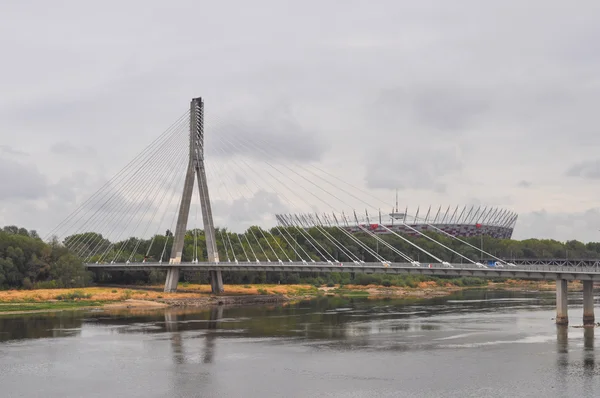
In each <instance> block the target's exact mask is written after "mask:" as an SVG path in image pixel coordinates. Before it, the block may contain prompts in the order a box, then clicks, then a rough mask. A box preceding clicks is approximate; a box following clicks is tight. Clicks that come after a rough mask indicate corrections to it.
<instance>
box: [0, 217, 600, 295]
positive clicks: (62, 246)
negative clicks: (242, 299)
mask: <svg viewBox="0 0 600 398" xmlns="http://www.w3.org/2000/svg"><path fill="white" fill-rule="evenodd" d="M325 231H326V232H324V231H323V230H318V229H316V228H313V229H310V230H307V231H300V230H298V229H294V228H289V229H287V230H284V229H283V228H279V227H278V228H273V229H271V230H269V231H266V230H262V229H260V228H258V227H251V228H250V229H248V230H247V231H246V232H245V233H244V234H236V233H233V232H230V231H227V230H217V233H216V236H217V248H218V251H219V257H220V260H221V261H235V260H238V261H247V260H249V261H255V260H256V259H258V260H260V261H266V260H270V261H277V260H282V261H283V262H287V261H288V260H292V261H301V260H307V261H309V260H311V259H312V260H316V261H319V260H324V259H336V260H338V261H341V262H350V261H352V260H355V259H360V260H363V261H367V262H369V261H377V259H376V256H375V255H374V254H373V253H376V254H377V255H379V256H381V257H383V258H385V259H386V260H388V261H392V262H404V261H405V260H404V259H403V258H402V257H401V256H400V255H398V254H397V253H396V252H395V251H394V250H392V249H390V248H389V247H387V245H389V246H391V247H393V248H395V249H397V250H398V251H401V252H403V253H406V254H407V255H409V256H410V257H411V258H413V259H415V260H418V261H420V262H423V263H427V262H430V261H434V260H433V259H432V258H430V257H429V256H428V255H426V254H425V253H423V252H422V251H420V250H418V249H417V248H416V247H414V246H412V245H411V244H410V243H408V242H406V241H404V240H402V239H400V238H398V237H397V236H395V235H391V234H389V235H380V237H381V238H382V239H383V240H384V241H385V242H386V243H385V244H384V243H382V242H378V241H377V240H376V239H374V238H373V236H370V235H368V234H366V233H361V234H356V235H353V236H352V237H350V236H348V235H347V234H345V233H343V232H342V231H340V230H339V229H334V228H331V229H326V230H325ZM428 234H429V235H430V236H431V237H432V238H434V239H435V240H436V241H438V242H440V243H442V244H443V245H445V246H448V247H450V248H452V249H453V250H454V251H456V252H458V253H461V254H463V255H465V256H466V257H468V258H470V259H472V260H475V261H481V260H482V259H488V258H489V256H488V255H487V254H486V253H485V252H487V253H491V254H493V255H494V256H497V257H500V258H505V259H510V258H553V257H554V258H564V257H569V258H598V257H600V243H587V244H584V243H582V242H579V241H575V240H571V241H567V242H559V241H555V240H548V239H527V240H522V241H517V240H510V239H494V238H490V237H485V236H484V237H472V238H463V240H465V241H466V242H468V243H469V244H465V243H463V242H460V241H459V240H456V239H452V238H450V237H448V236H445V235H440V234H434V233H431V232H430V233H428ZM406 238H407V239H408V240H409V241H411V242H413V243H415V244H416V245H418V246H420V247H422V248H423V249H425V250H426V251H428V252H430V253H432V254H433V255H435V256H436V257H439V258H441V259H443V260H445V261H449V262H453V263H460V262H465V261H466V260H464V259H463V258H462V257H460V256H458V255H457V254H455V253H453V252H452V251H450V250H447V249H445V248H444V247H442V246H440V245H438V244H437V243H435V242H433V241H431V240H429V239H426V238H423V237H420V238H416V237H406ZM355 239H357V240H358V241H359V242H361V243H360V244H359V243H357V242H356V241H355ZM172 244H173V234H172V233H170V231H167V233H166V234H165V235H156V236H154V237H152V238H148V239H139V238H135V237H132V238H129V239H126V240H123V241H119V242H111V241H109V240H108V239H106V238H105V237H103V236H102V235H100V234H97V233H93V232H86V233H83V234H78V235H72V236H69V237H67V238H66V239H65V240H63V241H62V242H59V241H57V240H53V241H51V242H50V243H45V242H43V241H42V240H41V239H40V237H39V236H38V234H37V233H36V232H35V231H28V230H26V229H24V228H18V227H15V226H7V227H4V228H3V229H2V230H0V287H2V288H14V287H16V288H31V287H45V286H46V287H54V286H55V287H71V286H84V285H86V284H88V283H90V281H91V279H90V276H89V275H90V274H89V273H88V272H86V271H85V267H84V265H83V264H84V262H100V263H110V262H112V261H114V262H126V261H129V262H132V263H136V262H138V263H141V262H143V261H160V260H161V259H162V261H164V262H168V259H169V257H170V253H171V248H172ZM364 246H366V247H368V249H365V247H364ZM67 248H69V249H67ZM196 259H197V260H198V261H206V259H207V253H206V244H205V236H204V232H203V231H202V230H190V231H188V232H187V234H186V236H185V244H184V250H183V257H182V260H183V261H193V260H196ZM96 277H100V278H101V280H107V281H111V282H113V283H114V282H121V283H139V282H143V283H146V282H151V283H160V282H162V281H163V280H164V275H163V273H161V272H156V271H153V272H121V273H117V274H113V275H110V276H108V275H100V276H98V275H96ZM182 278H183V279H185V280H188V281H194V282H206V281H207V280H208V279H207V275H204V274H203V273H188V274H184V275H183V276H182ZM224 278H225V282H226V283H279V282H280V283H299V282H308V283H317V284H318V283H320V282H324V283H326V282H336V283H353V282H358V281H355V280H353V279H348V278H351V276H349V274H340V275H319V274H291V273H277V272H273V273H264V272H239V273H232V274H229V275H224ZM399 283H401V282H399Z"/></svg>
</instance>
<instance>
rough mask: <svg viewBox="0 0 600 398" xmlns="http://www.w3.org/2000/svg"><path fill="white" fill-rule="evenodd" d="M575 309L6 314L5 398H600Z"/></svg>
mask: <svg viewBox="0 0 600 398" xmlns="http://www.w3.org/2000/svg"><path fill="white" fill-rule="evenodd" d="M569 305H570V306H569V316H570V320H571V326H570V327H568V328H567V327H557V326H556V325H555V324H554V323H553V319H552V318H553V317H554V311H555V309H554V296H553V294H549V293H538V292H529V293H527V292H502V291H494V292H485V291H466V292H461V293H457V294H455V295H453V296H449V297H444V298H436V299H429V300H368V299H341V298H333V297H329V298H322V299H317V300H314V301H310V302H302V303H299V304H296V305H286V306H271V307H238V308H222V307H221V308H217V309H213V310H208V311H206V310H204V311H181V310H179V311H175V310H172V309H168V310H158V311H156V310H154V311H146V312H110V313H108V312H103V311H93V312H81V311H73V312H62V313H54V314H43V315H40V314H36V315H28V316H23V315H20V316H17V315H14V316H10V315H9V316H0V396H1V397H44V398H55V397H57V398H58V397H61V398H62V397H102V398H106V397H144V398H149V397H209V398H212V397H302V398H304V397H543V396H546V397H555V396H558V397H561V396H564V397H597V396H600V366H596V358H595V357H596V352H597V351H598V349H597V348H596V347H598V346H599V344H598V342H597V341H596V340H595V339H594V329H589V328H586V329H583V328H576V327H573V326H576V325H578V324H581V317H582V308H581V294H580V293H579V294H577V293H575V294H573V295H572V297H570V302H569ZM597 333H600V332H597ZM599 359H600V358H599ZM594 391H595V392H596V393H594Z"/></svg>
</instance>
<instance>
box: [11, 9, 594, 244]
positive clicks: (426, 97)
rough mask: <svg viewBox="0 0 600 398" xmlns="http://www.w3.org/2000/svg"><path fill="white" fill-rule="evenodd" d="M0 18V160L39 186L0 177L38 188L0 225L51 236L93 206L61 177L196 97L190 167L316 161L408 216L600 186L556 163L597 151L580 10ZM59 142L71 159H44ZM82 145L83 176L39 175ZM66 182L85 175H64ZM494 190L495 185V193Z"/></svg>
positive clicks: (60, 168)
mask: <svg viewBox="0 0 600 398" xmlns="http://www.w3.org/2000/svg"><path fill="white" fill-rule="evenodd" d="M0 3H1V4H0V43H1V46H2V48H3V55H4V63H3V70H4V71H5V73H3V74H2V75H1V76H0V86H2V87H3V89H4V92H5V93H8V94H7V95H5V96H3V97H2V98H0V135H1V136H0V142H2V143H4V144H6V143H10V148H9V149H6V148H3V149H0V153H1V154H2V155H3V157H5V158H9V159H10V158H12V157H14V156H22V154H19V153H12V154H10V153H9V152H10V149H12V150H13V151H14V152H17V151H18V148H26V150H27V152H28V153H30V154H31V155H32V156H31V157H30V158H32V159H35V161H36V162H37V165H38V168H39V169H40V170H42V172H43V173H44V174H46V175H47V176H48V178H45V177H44V176H41V177H40V175H39V172H37V171H35V170H34V169H33V168H29V169H28V168H27V167H23V168H18V172H16V171H13V169H10V168H7V165H8V164H7V163H6V162H7V160H6V159H2V163H0V165H2V166H3V167H2V168H1V169H0V174H1V175H2V176H4V175H5V174H8V175H7V177H8V178H9V179H8V181H9V182H10V183H11V184H13V185H14V184H15V181H18V182H20V179H19V178H20V174H19V173H25V174H24V178H25V180H27V179H28V178H29V179H31V178H33V179H36V178H37V179H38V181H37V182H38V187H37V188H38V189H37V191H32V188H31V187H32V186H34V184H29V185H28V186H29V188H23V187H20V186H17V185H14V186H13V187H12V188H7V189H12V191H11V195H12V194H13V193H14V192H18V191H22V190H23V189H25V190H26V192H25V194H26V195H25V196H29V197H36V198H37V201H38V202H39V203H36V204H35V206H29V204H27V205H25V204H23V203H21V204H19V205H15V204H14V203H13V202H12V201H11V200H8V199H2V196H1V195H0V211H2V210H1V209H6V210H4V213H0V214H1V215H2V216H4V217H3V219H5V220H9V219H10V220H11V222H12V223H15V224H22V223H31V224H29V225H24V226H26V227H28V228H36V229H39V230H40V231H42V230H44V228H46V227H47V226H48V225H50V226H52V224H53V222H54V221H55V218H56V217H55V216H56V214H57V213H61V214H62V213H63V212H66V211H67V210H68V209H67V207H70V206H66V204H67V203H68V204H69V205H70V204H71V202H72V203H73V205H74V204H75V203H81V201H82V200H83V199H85V197H86V196H87V195H88V194H89V193H90V192H93V189H92V187H91V186H88V185H91V184H88V183H87V182H86V181H79V180H78V179H79V178H82V179H89V178H94V179H101V178H106V179H107V178H108V177H109V175H110V174H113V173H114V172H116V171H117V170H119V169H120V167H121V166H123V165H125V164H126V163H127V162H128V161H129V160H130V159H131V157H132V156H135V154H137V153H138V152H139V150H140V149H141V148H143V147H144V146H145V145H147V144H148V143H149V142H151V141H152V140H153V139H154V138H155V137H156V136H157V135H158V134H160V132H161V131H163V129H164V128H166V127H167V126H168V125H170V123H171V122H172V121H173V120H174V119H175V118H176V117H178V116H179V115H181V114H182V113H183V112H184V111H185V110H186V108H187V106H188V101H189V99H190V97H192V96H197V95H201V96H203V97H204V98H205V99H206V104H207V108H206V122H207V125H206V134H207V135H206V139H207V146H206V150H207V153H209V154H210V155H212V156H221V159H220V160H223V162H227V161H229V160H232V157H234V156H241V155H243V156H249V157H252V158H253V159H255V160H256V161H262V160H266V159H270V160H273V161H277V162H288V161H290V160H297V161H301V162H314V163H317V162H318V163H320V166H322V167H325V165H327V167H331V168H330V169H329V168H328V171H330V172H332V173H333V174H335V175H338V176H340V177H342V178H343V179H344V180H346V181H349V182H352V183H353V184H355V185H360V188H365V187H364V185H367V186H368V187H369V188H372V187H387V188H402V187H406V188H414V189H417V190H418V191H415V192H410V195H411V196H412V197H414V201H415V202H419V201H422V200H423V198H424V197H425V198H427V200H431V202H433V203H449V202H451V203H464V202H465V195H467V194H465V192H467V193H468V195H471V193H474V194H473V195H472V196H477V200H478V201H479V202H480V203H482V204H484V205H485V204H488V203H490V202H495V201H496V202H498V201H505V202H506V201H508V199H510V198H513V202H514V206H515V208H518V209H519V210H520V211H523V212H525V213H528V212H532V211H534V210H536V209H539V208H544V206H550V203H551V200H552V199H551V198H552V195H553V191H552V189H550V188H548V186H547V185H544V184H542V183H540V184H537V182H536V183H535V184H533V185H530V186H529V187H528V189H527V195H522V193H523V190H522V188H524V186H522V184H521V186H519V185H520V184H519V183H518V182H515V181H514V177H513V176H515V175H517V176H527V182H529V181H543V179H544V177H546V176H547V174H548V169H549V168H550V169H552V173H553V175H555V176H556V178H555V180H556V181H555V182H556V184H561V183H563V182H565V179H566V178H567V177H568V176H565V175H564V172H565V170H567V169H569V167H571V168H572V169H573V170H571V174H572V175H577V176H580V177H584V178H600V177H598V175H600V174H599V172H598V170H599V168H598V167H597V165H596V164H595V163H594V162H588V163H585V164H579V165H575V166H573V165H572V164H570V162H572V160H570V159H594V156H596V153H595V151H596V150H597V148H598V146H599V145H600V135H598V133H597V131H596V128H595V126H597V125H599V124H600V113H599V112H597V109H596V108H597V106H596V104H597V103H598V102H599V101H600V89H599V88H598V85H597V84H595V81H596V80H597V75H598V70H599V69H600V56H599V54H600V52H599V51H596V49H597V43H599V42H600V24H599V23H598V20H599V19H600V9H599V8H598V2H597V1H593V0H581V1H579V2H577V10H578V12H565V10H567V11H572V10H571V9H569V7H570V6H569V5H565V2H559V1H548V0H531V1H529V2H528V7H526V8H524V7H523V6H522V2H520V1H517V0H507V1H505V2H497V3H493V4H492V3H485V4H484V3H483V2H481V1H476V0H466V1H462V2H460V3H456V2H448V1H442V0H438V1H434V0H427V1H424V2H406V4H401V3H399V2H397V1H393V0H390V1H385V0H383V1H382V3H381V4H380V7H373V6H372V4H368V2H350V3H348V4H346V3H344V5H343V7H341V6H340V5H339V4H330V3H323V2H311V1H307V2H303V3H302V4H292V3H289V2H278V1H274V0H272V1H267V0H263V1H259V3H260V5H257V4H255V3H252V4H249V3H245V2H241V1H240V2H238V3H237V4H235V5H233V6H232V5H231V4H227V5H226V4H221V3H219V2H214V4H210V6H206V7H205V6H204V5H199V4H198V3H197V2H194V1H191V0H183V1H181V2H176V3H174V4H173V5H171V6H170V7H167V8H165V7H162V6H161V7H162V8H161V13H160V15H158V14H157V15H154V14H153V15H152V17H151V18H150V16H148V17H146V16H145V17H143V18H137V19H134V20H132V19H131V18H129V17H128V16H129V15H131V14H132V13H135V12H137V10H138V9H139V7H140V5H139V4H134V3H131V2H128V3H123V4H120V5H119V12H115V8H114V6H112V5H110V4H100V3H98V4H91V5H90V4H88V3H85V4H84V3H83V2H81V1H79V2H78V1H74V0H71V1H67V3H68V7H52V6H49V5H48V4H47V2H44V1H41V0H37V1H36V0H32V1H30V2H27V4H25V2H0ZM140 4H141V3H140ZM158 6H159V2H158V1H157V0H148V1H147V2H145V3H144V7H145V9H146V10H153V9H156V7H158ZM232 7H234V8H236V9H237V10H238V11H239V12H238V13H234V14H232V13H231V8H232ZM315 7H318V8H319V10H320V12H318V13H315V12H314V9H315ZM571 8H573V7H572V6H571ZM31 9H37V10H41V11H42V12H40V13H32V12H31ZM265 9H267V10H269V12H268V13H265V12H264V10H265ZM432 9H435V10H437V11H438V12H435V13H432V12H431V10H432ZM200 11H201V12H200ZM198 18H200V19H198ZM533 19H535V22H536V23H535V29H532V25H531V21H532V20H533ZM175 20H177V21H178V22H177V23H174V22H173V21H175ZM333 22H335V23H333ZM106 24H109V25H110V26H111V29H110V30H106V29H104V27H105V26H106ZM25 25H26V26H28V29H27V30H23V28H22V27H23V26H25ZM306 26H310V29H305V28H306ZM74 31H76V32H78V34H77V35H73V34H72V32H74ZM299 31H302V32H303V34H302V35H298V32H299ZM40 32H42V33H40ZM240 32H244V33H243V34H240ZM273 32H277V34H276V35H274V34H273ZM140 43H146V44H148V43H151V44H152V45H140ZM40 59H43V60H44V67H43V70H42V71H41V72H40V68H39V60H40ZM240 60H242V61H240ZM273 104H279V105H273ZM216 120H220V121H222V122H223V123H222V124H221V126H220V127H219V126H217V125H216V124H219V123H216V124H211V123H213V121H216ZM220 133H223V134H222V135H219V134H220ZM232 141H235V142H236V143H235V145H232V144H227V143H228V142H232ZM57 142H58V143H61V142H62V143H69V144H70V145H71V146H72V147H71V148H67V147H63V148H60V147H55V148H54V152H52V151H49V150H48V148H51V147H52V146H53V145H58V144H57ZM86 146H89V147H92V148H94V149H95V150H96V151H97V153H98V154H102V156H96V157H91V158H90V159H88V160H86V163H85V164H84V165H83V164H82V161H81V159H79V158H76V157H75V156H71V155H69V156H61V157H60V162H58V161H57V160H58V159H57V156H56V155H57V152H58V153H60V154H67V153H71V154H73V153H74V152H76V151H77V150H80V151H85V150H86ZM454 146H456V147H457V148H459V149H460V152H458V151H457V152H455V151H454ZM257 147H258V148H257ZM219 148H222V150H224V151H225V152H226V156H225V157H224V156H223V153H221V149H219ZM259 148H260V149H259ZM450 148H452V149H450ZM263 151H265V152H266V154H265V153H263ZM558 152H560V156H557V153H558ZM549 158H551V159H552V162H551V163H550V164H549V163H548V160H547V159H549ZM490 159H492V160H493V161H490ZM16 160H19V159H16ZM350 163H352V164H353V165H354V166H355V167H354V168H351V167H348V165H349V164H350ZM42 167H43V169H42ZM577 167H579V168H577ZM73 170H86V171H88V172H89V174H90V175H89V176H86V177H83V176H81V177H74V178H71V175H72V171H73ZM363 170H366V181H365V182H364V184H363V185H361V183H362V182H361V181H357V179H358V176H360V175H361V173H360V171H363ZM28 173H29V174H28ZM36 173H37V174H36ZM472 174H475V175H474V176H472ZM27 175H29V177H28V176H27ZM471 177H472V178H471ZM234 178H236V180H237V181H238V182H239V179H237V177H234ZM520 178H521V177H520ZM50 179H51V180H52V181H55V182H54V183H53V184H50V185H48V183H47V182H48V180H50ZM517 180H518V179H517ZM43 181H46V184H43ZM473 181H477V184H481V185H476V184H475V183H474V182H473ZM496 181H501V182H502V181H507V182H506V183H505V184H504V186H503V187H500V188H499V189H496V188H498V187H496V186H495V182H496ZM570 183H572V184H573V189H572V190H571V192H564V193H563V194H564V196H563V197H564V199H563V200H565V201H567V202H569V203H568V204H569V205H570V206H573V207H576V206H585V205H582V204H581V203H584V202H586V201H587V202H589V201H591V200H594V196H595V192H592V191H591V190H589V189H587V190H586V188H587V187H588V186H589V185H590V184H588V183H586V181H580V180H578V179H572V181H571V182H570ZM6 185H9V184H8V183H7V184H6ZM446 187H448V189H445V188H446ZM449 187H453V189H450V188H449ZM578 188H581V189H578ZM499 190H502V192H501V193H498V191H499ZM2 193H5V192H4V191H2ZM519 193H521V195H520V194H519ZM21 194H23V192H21ZM498 195H501V196H502V197H498ZM582 195H587V196H586V197H582ZM504 196H506V199H505V198H503V197H504ZM412 197H411V199H412ZM532 197H534V198H536V199H535V200H533V199H531V198H532ZM82 198H83V199H82ZM538 198H541V199H538ZM544 200H547V201H548V202H543V201H544ZM257 205H258V206H260V204H257ZM552 205H555V203H552ZM565 207H566V204H565ZM43 209H46V210H45V213H44V212H43ZM9 210H10V211H9ZM246 210H247V211H248V212H247V213H246V214H248V215H247V217H255V216H250V215H249V214H253V213H254V212H253V211H251V210H252V209H250V208H247V209H246ZM246 210H245V211H246ZM224 211H225V212H228V211H229V212H235V211H236V210H235V209H230V208H225V209H224ZM574 211H583V209H582V208H577V209H575V210H574ZM32 214H35V217H32V216H31V215H32ZM224 217H225V218H223V219H222V220H221V222H223V223H225V222H226V221H227V222H229V219H227V213H225V214H224ZM236 217H237V216H236ZM256 217H257V218H256V219H257V220H258V221H257V222H265V223H266V222H267V221H265V220H267V218H266V217H267V216H266V215H264V217H265V218H264V219H263V218H261V217H258V216H256ZM548 217H550V214H548ZM58 221H60V220H58ZM520 221H521V220H520ZM236 222H238V221H231V225H232V227H236V224H235V223H236ZM240 222H241V221H240ZM244 222H250V221H248V220H246V221H244ZM522 225H523V226H524V225H525V224H522ZM228 226H229V224H228ZM517 228H519V227H517ZM529 231H531V232H532V233H536V234H541V235H540V236H543V235H544V234H545V231H544V229H543V228H539V229H535V228H533V229H530V230H529ZM563 232H564V234H565V237H568V236H566V235H567V234H570V233H573V231H572V230H570V229H568V228H565V229H564V231H563ZM575 232H576V231H575ZM528 233H529V232H528Z"/></svg>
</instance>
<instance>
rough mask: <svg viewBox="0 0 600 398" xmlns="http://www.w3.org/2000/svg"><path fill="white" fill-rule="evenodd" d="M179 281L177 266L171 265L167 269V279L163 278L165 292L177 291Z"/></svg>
mask: <svg viewBox="0 0 600 398" xmlns="http://www.w3.org/2000/svg"><path fill="white" fill-rule="evenodd" d="M178 283H179V268H177V267H172V268H169V270H168V271H167V279H166V280H165V292H166V293H171V292H175V291H177V284H178Z"/></svg>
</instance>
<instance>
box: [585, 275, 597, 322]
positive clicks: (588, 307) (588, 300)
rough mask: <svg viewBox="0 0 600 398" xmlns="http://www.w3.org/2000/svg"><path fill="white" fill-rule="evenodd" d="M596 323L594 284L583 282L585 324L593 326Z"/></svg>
mask: <svg viewBox="0 0 600 398" xmlns="http://www.w3.org/2000/svg"><path fill="white" fill-rule="evenodd" d="M594 322H595V317H594V282H593V281H583V324H584V325H593V324H594Z"/></svg>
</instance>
